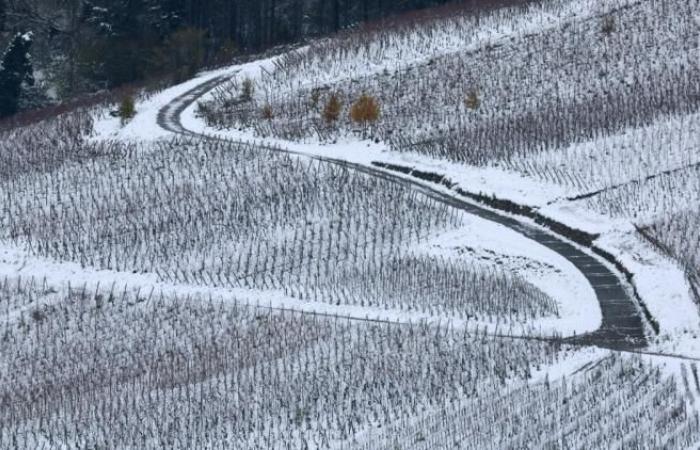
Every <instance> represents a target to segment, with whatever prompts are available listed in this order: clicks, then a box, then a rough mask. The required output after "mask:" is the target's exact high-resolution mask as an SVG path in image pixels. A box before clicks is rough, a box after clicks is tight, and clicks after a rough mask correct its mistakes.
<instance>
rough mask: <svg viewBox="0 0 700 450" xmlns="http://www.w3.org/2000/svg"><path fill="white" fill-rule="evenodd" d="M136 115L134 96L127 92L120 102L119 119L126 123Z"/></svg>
mask: <svg viewBox="0 0 700 450" xmlns="http://www.w3.org/2000/svg"><path fill="white" fill-rule="evenodd" d="M135 115H136V104H135V101H134V97H133V96H132V95H130V94H126V95H124V96H123V97H122V99H121V101H120V102H119V119H120V120H121V122H122V125H125V124H126V123H127V122H128V121H130V120H131V119H132V118H133V117H134V116H135Z"/></svg>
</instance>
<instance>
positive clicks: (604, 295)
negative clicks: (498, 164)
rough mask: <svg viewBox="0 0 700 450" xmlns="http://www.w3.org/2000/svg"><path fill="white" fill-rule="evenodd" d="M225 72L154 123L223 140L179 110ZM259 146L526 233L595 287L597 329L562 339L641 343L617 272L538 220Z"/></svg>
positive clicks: (423, 185)
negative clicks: (198, 128)
mask: <svg viewBox="0 0 700 450" xmlns="http://www.w3.org/2000/svg"><path fill="white" fill-rule="evenodd" d="M230 76H231V75H226V76H220V77H215V78H212V79H210V80H208V81H206V82H203V83H201V84H199V85H198V86H196V87H194V88H192V89H190V90H189V91H187V92H185V93H184V94H182V95H180V96H178V97H176V98H175V99H174V100H173V101H171V102H170V103H169V104H167V105H166V106H164V107H163V108H162V109H161V110H160V111H159V113H158V119H157V121H158V125H159V126H160V127H161V128H163V129H165V130H167V131H170V132H173V133H176V134H180V135H187V136H192V137H197V138H201V139H211V140H223V138H220V137H216V136H211V135H207V134H201V133H196V132H193V131H191V130H188V129H186V128H185V127H184V125H183V124H182V120H181V116H182V113H183V112H184V111H185V110H186V109H187V108H188V107H189V106H191V105H192V104H194V103H195V102H196V101H197V100H198V99H199V98H201V97H202V96H204V95H205V94H206V93H208V92H209V91H211V90H212V89H214V88H215V87H216V86H218V85H219V84H221V83H222V82H224V81H225V80H227V79H229V78H230ZM261 147H263V146H261ZM265 148H267V149H268V150H272V151H277V152H284V153H290V154H294V155H298V156H303V157H306V158H310V159H315V160H318V161H322V162H325V163H328V164H335V165H339V166H344V167H347V168H350V169H352V170H355V171H358V172H361V173H364V174H367V175H370V176H375V177H380V178H382V179H385V180H388V181H391V182H393V183H398V184H401V185H403V186H406V187H408V188H411V189H414V190H416V191H418V192H420V193H422V194H424V195H426V196H428V197H430V198H432V199H434V200H436V201H439V202H441V203H443V204H445V205H448V206H450V207H453V208H457V209H460V210H462V211H464V212H466V213H469V214H473V215H475V216H478V217H480V218H483V219H486V220H490V221H492V222H495V223H498V224H500V225H503V226H506V227H508V228H510V229H512V230H514V231H516V232H518V233H520V234H522V235H523V236H525V237H527V238H528V239H530V240H532V241H535V242H536V243H538V244H540V245H543V246H545V247H547V248H549V249H551V250H553V251H554V252H556V253H558V254H560V255H561V256H563V257H564V258H566V259H567V260H568V261H570V262H571V263H572V264H573V265H574V266H575V267H576V268H577V269H578V270H579V271H580V272H581V273H582V274H583V275H584V277H585V278H586V279H587V280H588V282H589V283H590V285H591V286H592V288H593V290H594V291H595V294H596V296H597V299H598V302H599V303H600V309H601V313H602V323H601V326H600V328H599V329H598V330H596V331H594V332H592V333H588V334H584V335H580V336H575V337H571V338H566V339H564V340H563V341H565V342H567V343H571V344H578V345H595V346H598V347H603V348H610V349H615V350H626V351H635V350H640V349H642V348H644V347H646V346H647V343H648V342H647V330H648V329H649V326H648V324H646V322H645V320H644V318H643V314H642V311H641V308H640V305H638V303H637V301H636V300H635V298H634V296H633V295H631V293H630V292H631V287H630V286H629V285H627V284H626V282H625V281H623V278H622V277H621V275H619V274H617V273H616V272H614V271H613V270H612V269H610V268H609V266H608V265H607V264H606V263H604V262H603V261H602V260H601V259H599V257H597V256H592V255H591V254H589V253H587V252H585V251H583V250H581V249H580V248H579V247H578V246H576V245H574V244H572V243H571V242H570V241H569V240H567V239H566V238H564V237H562V236H559V235H557V234H555V233H553V232H551V231H549V230H545V229H543V228H541V227H539V226H536V225H531V224H529V223H526V222H522V221H519V220H517V219H515V218H514V217H513V216H512V215H509V214H507V213H505V212H499V211H496V210H494V209H490V208H487V207H483V206H480V205H477V204H475V203H472V202H471V201H467V200H466V199H465V198H462V197H461V196H458V194H456V193H455V194H451V193H446V192H444V190H442V189H440V187H439V186H438V185H437V184H435V183H430V182H425V181H422V180H419V179H412V178H409V177H406V176H402V175H398V174H396V173H394V172H391V171H389V170H386V169H383V168H378V167H373V166H372V167H368V166H364V165H361V164H355V163H350V162H347V161H343V160H339V159H334V158H324V157H320V156H318V155H311V154H306V153H301V152H295V151H287V150H284V149H280V148H275V147H265ZM533 339H541V338H533Z"/></svg>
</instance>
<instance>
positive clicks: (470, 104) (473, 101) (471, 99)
mask: <svg viewBox="0 0 700 450" xmlns="http://www.w3.org/2000/svg"><path fill="white" fill-rule="evenodd" d="M480 105H481V100H480V99H479V93H478V92H477V91H476V90H473V91H469V93H468V94H467V96H466V97H465V99H464V106H466V107H467V108H469V109H471V110H477V109H479V106H480Z"/></svg>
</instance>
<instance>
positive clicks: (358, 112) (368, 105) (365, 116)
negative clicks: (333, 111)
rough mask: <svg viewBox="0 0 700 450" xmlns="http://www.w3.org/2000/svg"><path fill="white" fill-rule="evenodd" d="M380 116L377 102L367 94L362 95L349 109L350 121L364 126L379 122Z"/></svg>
mask: <svg viewBox="0 0 700 450" xmlns="http://www.w3.org/2000/svg"><path fill="white" fill-rule="evenodd" d="M380 114H381V110H380V107H379V102H378V101H377V99H375V98H374V97H372V96H371V95H367V94H362V96H360V98H359V99H357V101H356V102H355V103H353V104H352V107H351V108H350V119H352V121H353V122H355V123H359V124H362V125H365V126H366V125H368V124H371V123H374V122H376V121H377V120H379V115H380Z"/></svg>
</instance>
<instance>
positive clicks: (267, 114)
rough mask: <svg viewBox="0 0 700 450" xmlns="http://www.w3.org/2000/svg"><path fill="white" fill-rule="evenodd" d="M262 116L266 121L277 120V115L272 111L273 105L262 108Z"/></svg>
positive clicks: (266, 104)
mask: <svg viewBox="0 0 700 450" xmlns="http://www.w3.org/2000/svg"><path fill="white" fill-rule="evenodd" d="M261 114H262V118H263V119H265V120H272V119H274V118H275V113H274V111H273V110H272V105H270V104H269V103H265V106H263V108H262V111H261Z"/></svg>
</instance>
